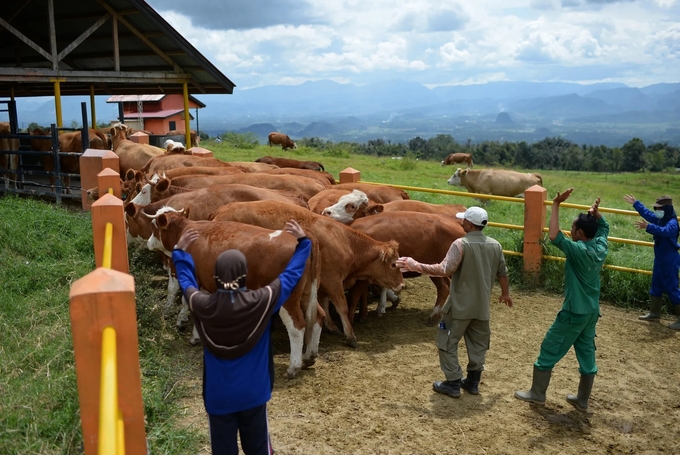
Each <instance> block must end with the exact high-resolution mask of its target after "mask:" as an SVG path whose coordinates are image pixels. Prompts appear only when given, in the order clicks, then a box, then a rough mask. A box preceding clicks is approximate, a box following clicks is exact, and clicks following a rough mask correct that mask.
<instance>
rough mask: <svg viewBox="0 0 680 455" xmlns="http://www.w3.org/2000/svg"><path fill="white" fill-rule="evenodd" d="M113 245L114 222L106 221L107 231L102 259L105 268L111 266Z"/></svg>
mask: <svg viewBox="0 0 680 455" xmlns="http://www.w3.org/2000/svg"><path fill="white" fill-rule="evenodd" d="M112 246H113V224H112V223H106V232H105V234H104V254H103V256H104V257H103V259H102V267H104V268H105V269H110V268H111V252H112Z"/></svg>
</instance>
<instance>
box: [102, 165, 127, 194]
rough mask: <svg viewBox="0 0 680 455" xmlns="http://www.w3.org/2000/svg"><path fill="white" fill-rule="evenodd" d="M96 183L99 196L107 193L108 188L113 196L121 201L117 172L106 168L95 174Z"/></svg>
mask: <svg viewBox="0 0 680 455" xmlns="http://www.w3.org/2000/svg"><path fill="white" fill-rule="evenodd" d="M97 183H98V184H99V196H103V195H104V194H106V193H108V192H109V188H113V195H114V196H116V197H117V198H118V199H122V197H121V195H122V193H121V190H120V174H119V173H118V172H116V171H114V170H113V169H110V168H108V167H107V168H106V169H104V170H103V171H101V172H100V173H99V174H97Z"/></svg>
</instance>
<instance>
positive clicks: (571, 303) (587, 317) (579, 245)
mask: <svg viewBox="0 0 680 455" xmlns="http://www.w3.org/2000/svg"><path fill="white" fill-rule="evenodd" d="M572 191H574V189H573V188H569V189H568V190H566V191H565V192H564V193H562V194H560V193H559V192H558V193H557V196H555V198H554V199H553V205H552V212H551V213H550V228H549V231H548V237H550V240H551V242H552V244H553V245H555V246H556V247H557V248H559V249H560V250H562V251H563V252H564V254H565V255H566V256H567V262H566V264H565V267H564V303H563V304H562V308H561V310H560V312H559V313H557V317H556V318H555V322H553V324H552V326H550V329H548V333H546V335H545V338H544V339H543V343H542V344H541V351H540V353H539V355H538V359H537V360H536V363H534V376H533V382H532V385H531V390H528V391H517V392H515V397H516V398H518V399H520V400H523V401H529V402H531V403H536V404H540V405H544V404H545V391H546V390H547V388H548V385H549V384H550V376H551V375H552V369H553V367H554V366H555V364H556V363H557V362H559V361H560V360H561V359H562V357H564V356H565V355H566V353H567V352H568V351H569V349H570V348H571V347H572V346H574V351H575V352H576V359H577V360H578V364H579V372H580V373H581V381H580V382H579V386H578V394H577V395H572V394H568V395H567V402H568V403H569V404H571V405H572V406H574V407H575V408H577V409H579V410H580V411H586V410H587V408H588V399H589V398H590V392H591V390H592V388H593V380H594V379H595V374H596V373H597V366H596V365H595V325H596V324H597V320H598V319H599V317H600V270H602V265H603V264H604V260H605V258H606V257H607V252H608V244H607V235H608V234H609V224H607V222H606V221H605V219H604V218H603V217H602V215H601V214H600V211H599V209H598V208H599V205H600V198H599V197H598V198H597V199H596V200H595V203H594V204H593V205H592V206H591V207H590V209H589V210H588V213H581V214H580V215H579V216H578V217H577V218H576V219H575V220H574V222H573V223H572V225H571V239H568V238H567V237H565V236H564V234H562V231H560V226H559V208H560V204H561V203H562V202H564V201H566V200H567V199H568V198H569V196H570V195H571V193H572Z"/></svg>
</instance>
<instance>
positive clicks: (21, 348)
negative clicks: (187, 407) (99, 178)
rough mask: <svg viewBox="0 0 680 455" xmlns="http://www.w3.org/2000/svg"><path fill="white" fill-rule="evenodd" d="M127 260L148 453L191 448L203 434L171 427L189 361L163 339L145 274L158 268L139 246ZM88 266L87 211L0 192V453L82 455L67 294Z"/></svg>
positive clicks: (155, 288) (156, 293)
mask: <svg viewBox="0 0 680 455" xmlns="http://www.w3.org/2000/svg"><path fill="white" fill-rule="evenodd" d="M142 253H143V254H142ZM131 267H132V269H133V271H134V275H135V282H136V288H137V291H138V292H137V308H138V321H139V342H140V360H141V365H142V388H143V390H142V392H143V398H144V406H145V410H144V411H145V416H146V419H147V434H148V440H149V447H150V449H151V453H194V452H196V451H197V450H196V449H197V447H198V442H199V440H200V438H201V437H202V436H200V435H199V434H198V433H197V432H191V431H187V430H178V429H176V428H174V427H173V422H174V419H175V418H176V416H178V415H179V413H178V412H177V404H176V403H177V402H178V398H181V396H182V393H183V392H184V391H183V390H182V389H181V388H179V387H175V388H173V384H175V382H176V381H177V380H178V379H179V378H182V377H186V376H187V375H188V373H187V370H188V368H189V367H190V365H189V362H187V360H186V359H184V358H183V356H181V355H180V356H178V355H174V354H175V353H174V352H172V343H168V342H166V341H165V340H166V339H167V338H168V336H167V335H168V333H169V332H171V333H173V334H174V332H173V329H172V328H171V327H166V322H165V320H164V318H163V317H162V315H161V312H160V309H159V308H158V307H157V305H156V302H160V301H162V300H163V288H164V285H163V284H162V283H159V282H152V280H151V279H152V277H153V276H154V275H158V274H159V273H160V270H159V267H158V265H157V264H156V261H155V259H154V257H153V255H150V254H148V252H145V251H140V252H139V253H136V252H132V257H131ZM93 268H94V253H93V247H92V224H91V220H90V216H89V214H87V213H82V212H80V211H79V210H78V211H73V210H68V209H67V208H64V207H58V206H55V205H53V204H47V203H43V202H38V201H35V200H29V199H17V198H14V197H0V271H1V273H0V330H1V332H0V333H1V334H2V335H0V339H1V340H2V343H0V396H2V399H0V453H2V454H29V453H31V454H79V453H82V450H81V445H82V436H81V433H80V415H79V405H78V392H77V389H76V378H75V364H74V357H73V344H72V339H71V329H70V327H71V326H70V318H69V306H68V293H69V289H70V287H71V283H73V282H74V281H75V280H77V279H78V278H80V277H82V276H84V275H86V274H87V273H89V272H90V271H92V270H93ZM169 325H170V326H171V322H169ZM173 338H176V336H174V335H173ZM171 390H172V393H168V392H170V391H171Z"/></svg>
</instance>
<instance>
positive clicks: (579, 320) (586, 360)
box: [534, 310, 600, 374]
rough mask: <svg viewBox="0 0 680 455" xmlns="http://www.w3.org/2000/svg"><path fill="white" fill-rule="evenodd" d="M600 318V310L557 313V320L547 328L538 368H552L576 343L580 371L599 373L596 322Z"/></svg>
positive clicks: (537, 361) (583, 372) (536, 364)
mask: <svg viewBox="0 0 680 455" xmlns="http://www.w3.org/2000/svg"><path fill="white" fill-rule="evenodd" d="M599 317H600V315H599V313H590V314H576V313H571V312H569V311H567V310H561V311H560V312H559V313H557V317H556V318H555V322H553V324H552V325H551V326H550V328H549V329H548V333H546V334H545V338H544V339H543V343H542V344H541V352H540V354H538V360H536V363H535V364H534V365H535V366H536V368H538V369H539V370H551V369H552V368H553V367H554V366H555V364H556V363H557V362H559V361H560V360H561V359H562V357H564V356H565V355H566V354H567V352H569V349H570V348H571V347H572V346H574V351H575V352H576V359H577V360H578V365H579V368H578V371H579V372H580V373H581V374H595V373H597V366H596V365H595V325H596V324H597V320H598V319H599Z"/></svg>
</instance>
